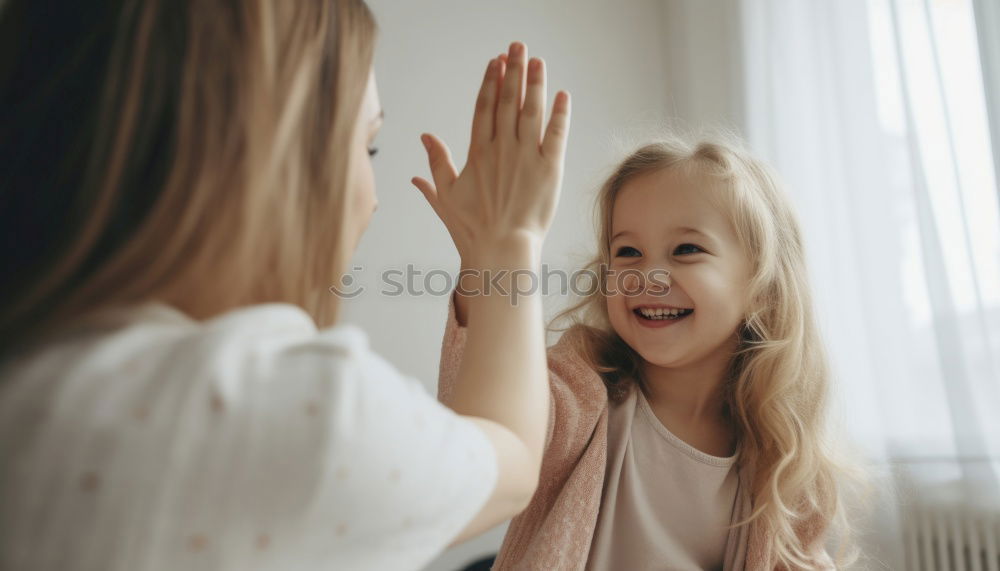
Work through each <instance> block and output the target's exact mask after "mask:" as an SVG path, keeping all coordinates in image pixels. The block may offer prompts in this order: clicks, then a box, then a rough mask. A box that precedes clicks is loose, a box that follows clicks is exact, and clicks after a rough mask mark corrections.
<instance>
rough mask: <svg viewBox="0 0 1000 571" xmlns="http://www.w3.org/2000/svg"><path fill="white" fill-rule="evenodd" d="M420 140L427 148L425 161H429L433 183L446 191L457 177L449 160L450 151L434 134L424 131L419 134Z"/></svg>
mask: <svg viewBox="0 0 1000 571" xmlns="http://www.w3.org/2000/svg"><path fill="white" fill-rule="evenodd" d="M420 141H421V142H422V143H423V144H424V148H426V149H427V162H428V163H430V167H431V176H432V177H433V178H434V184H435V185H436V186H437V188H439V189H441V190H443V191H445V192H447V191H448V189H449V188H451V185H452V184H454V182H455V179H457V178H458V172H457V171H456V170H455V165H454V164H453V163H452V162H451V151H449V150H448V146H447V145H445V144H444V142H442V141H441V140H440V139H438V138H437V137H435V136H434V135H430V134H427V133H424V134H423V135H421V136H420ZM414 184H416V183H414ZM417 188H420V187H419V186H418V187H417ZM421 190H423V189H421Z"/></svg>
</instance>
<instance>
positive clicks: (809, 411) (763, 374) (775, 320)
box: [550, 134, 863, 569]
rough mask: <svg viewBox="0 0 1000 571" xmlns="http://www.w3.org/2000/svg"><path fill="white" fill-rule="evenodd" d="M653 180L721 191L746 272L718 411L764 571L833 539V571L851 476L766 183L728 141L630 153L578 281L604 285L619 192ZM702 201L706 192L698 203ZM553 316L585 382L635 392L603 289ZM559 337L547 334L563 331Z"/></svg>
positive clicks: (795, 269)
mask: <svg viewBox="0 0 1000 571" xmlns="http://www.w3.org/2000/svg"><path fill="white" fill-rule="evenodd" d="M663 169H685V170H686V171H687V172H689V173H698V174H701V175H703V176H707V177H708V179H709V180H713V181H715V182H717V183H718V184H715V185H713V186H715V187H717V188H719V189H721V198H722V200H721V204H722V205H723V208H725V209H726V210H728V212H727V214H728V215H729V218H730V220H731V221H732V224H733V227H734V228H735V231H736V235H737V237H738V238H739V241H740V242H741V243H742V245H743V247H744V252H745V254H746V255H747V257H748V259H749V260H750V261H751V263H752V267H753V275H752V278H751V280H750V283H749V285H748V288H749V293H750V294H751V296H750V298H749V299H752V300H753V302H752V305H751V307H750V308H749V311H748V315H747V317H746V320H745V321H744V322H743V323H742V324H741V326H740V328H739V330H738V331H737V332H735V334H737V335H739V339H740V345H739V348H738V349H737V351H736V352H735V353H734V355H733V357H732V360H731V362H730V366H729V369H728V372H727V377H726V379H724V387H725V398H726V402H725V409H726V411H727V414H728V415H729V417H730V419H731V420H732V421H733V423H734V425H735V426H736V427H737V430H738V433H739V434H738V436H739V439H740V443H741V445H740V460H739V462H740V469H741V470H743V469H746V470H749V474H750V478H749V479H750V482H751V498H752V505H753V510H752V514H751V515H750V516H749V517H748V518H747V519H746V520H745V521H744V522H738V524H737V525H749V526H750V528H751V530H752V532H753V533H754V534H755V535H756V536H757V537H758V538H762V541H763V542H764V543H765V545H766V551H767V556H768V557H770V558H771V561H770V562H769V563H768V566H767V568H768V569H773V568H775V567H778V568H787V569H800V568H809V567H810V563H809V557H808V554H806V553H805V551H804V549H805V547H806V546H807V545H808V544H809V543H811V542H812V541H813V540H814V539H817V537H819V536H818V533H823V532H825V531H827V530H833V529H834V528H836V530H838V531H839V532H840V536H839V540H840V541H838V543H839V545H840V547H841V549H840V550H839V551H840V560H841V562H842V563H843V564H846V563H847V562H849V560H852V559H854V558H856V555H857V554H856V553H855V552H854V551H855V550H852V549H848V544H849V542H848V541H846V540H847V539H848V532H849V530H850V526H849V525H848V522H847V518H846V516H845V510H844V505H843V497H842V496H843V495H842V494H840V493H839V492H838V478H840V477H841V476H844V475H850V476H851V477H852V478H854V477H858V476H861V477H862V479H863V475H862V474H860V473H859V472H858V471H857V470H856V469H855V468H854V466H853V465H851V463H849V462H844V461H842V460H841V459H840V457H839V455H835V454H834V451H833V450H832V449H831V447H830V446H829V444H830V442H829V441H828V435H827V431H826V422H825V420H826V418H825V416H826V415H825V413H826V410H827V406H828V404H827V401H828V390H829V384H830V371H829V369H828V364H827V358H826V354H825V351H824V347H823V343H822V340H821V337H820V333H819V330H818V328H817V325H816V322H815V319H814V316H813V309H812V301H811V294H810V289H809V285H808V280H807V271H806V263H805V256H804V252H803V243H802V237H801V234H800V231H799V224H798V222H797V220H796V217H795V214H794V212H793V209H792V207H791V205H790V203H789V200H788V198H787V197H786V196H785V194H784V193H783V191H782V189H781V186H780V183H779V181H778V179H777V177H776V175H775V173H774V172H773V171H772V170H771V169H770V168H769V167H768V166H767V165H765V164H764V163H762V162H761V161H759V160H757V159H755V158H754V157H752V156H751V155H750V154H749V153H748V152H747V151H746V150H744V148H743V145H742V144H741V143H740V142H739V140H738V139H737V138H736V137H734V136H732V135H716V136H713V137H711V138H709V139H706V140H701V141H699V142H689V141H688V140H687V139H686V138H684V137H682V136H680V135H676V134H675V135H670V136H666V137H664V138H663V139H662V140H658V141H656V142H653V143H650V144H647V145H644V146H642V147H641V148H639V149H638V150H635V151H634V152H632V153H631V154H630V155H628V157H627V158H625V159H624V161H622V162H621V163H620V164H619V165H618V166H617V168H615V169H614V171H613V172H612V174H611V175H610V176H609V177H608V178H607V180H606V181H605V183H604V184H603V186H602V187H601V190H600V192H599V194H598V197H597V203H596V208H595V214H596V222H597V228H598V254H597V256H596V257H594V258H593V259H592V260H591V262H590V263H589V265H588V266H587V269H588V270H589V273H590V275H596V276H599V279H601V280H603V279H606V274H605V273H604V272H603V271H601V268H607V267H610V262H611V252H610V243H611V220H612V218H611V216H612V211H613V208H614V204H615V200H616V198H617V196H618V193H619V192H620V191H621V190H622V188H623V187H624V186H625V184H626V183H628V182H629V181H631V180H633V179H634V178H636V177H638V176H641V175H643V174H647V173H651V172H654V171H660V170H663ZM707 191H708V190H707V189H706V192H707ZM600 285H601V286H602V287H596V288H595V289H594V292H593V293H592V294H591V295H587V296H584V297H583V299H582V300H580V301H579V302H578V303H577V304H575V305H573V306H571V307H570V308H568V309H566V310H565V311H563V312H562V313H560V314H558V315H557V316H556V317H555V319H554V320H553V322H552V324H551V325H550V329H553V330H559V329H563V330H565V333H564V335H568V336H569V339H570V340H571V342H572V343H574V344H576V346H577V348H578V350H579V351H580V353H581V354H582V355H583V356H584V357H585V358H586V359H587V360H588V361H589V362H590V364H591V365H592V366H593V367H594V368H595V370H597V371H598V372H599V373H600V374H601V376H602V378H603V379H604V382H605V384H606V386H607V388H608V396H609V398H610V399H611V400H612V401H618V400H620V399H622V398H623V397H624V396H625V395H626V394H627V393H628V391H630V390H632V389H633V388H634V387H635V386H636V384H637V383H639V382H641V372H642V357H641V356H639V355H638V354H637V353H636V352H635V351H634V350H632V349H631V347H629V346H628V345H627V344H626V343H625V342H624V341H623V340H622V339H621V338H620V337H619V336H618V335H617V334H616V333H615V331H614V329H613V328H612V327H611V324H610V320H609V318H608V310H607V304H606V300H605V297H604V295H603V294H602V292H603V291H607V290H606V289H605V288H604V287H603V286H604V284H600ZM567 322H568V325H566V326H561V327H560V326H559V324H565V323H567Z"/></svg>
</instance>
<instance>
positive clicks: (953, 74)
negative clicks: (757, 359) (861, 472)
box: [742, 0, 1000, 569]
mask: <svg viewBox="0 0 1000 571" xmlns="http://www.w3.org/2000/svg"><path fill="white" fill-rule="evenodd" d="M972 1H973V0H837V1H835V2H834V1H830V0H744V1H743V4H742V20H743V38H742V45H743V48H744V51H743V54H744V55H743V60H744V66H745V67H744V80H745V88H746V92H745V95H746V117H747V131H748V132H747V136H748V138H749V140H750V142H751V145H752V146H753V147H754V148H755V149H756V150H757V151H758V152H759V153H761V154H762V155H763V156H764V157H765V158H767V159H768V160H770V161H771V162H772V163H773V164H774V165H775V166H776V167H777V169H778V170H779V171H780V172H781V173H782V175H783V178H784V179H785V181H786V182H787V184H788V186H789V189H790V191H791V194H792V196H793V197H794V200H795V202H796V205H797V207H798V211H799V213H800V217H801V221H802V224H803V226H804V231H805V236H806V241H807V248H808V255H809V263H810V266H811V267H810V271H811V274H812V275H811V277H812V280H813V284H814V289H815V291H816V295H817V298H816V305H817V309H818V311H819V313H820V319H821V322H822V324H823V329H824V335H825V338H826V340H827V343H828V347H829V349H830V356H831V360H832V362H833V365H834V369H835V372H836V376H837V389H836V390H837V403H838V414H837V418H838V420H840V421H842V423H843V424H844V425H845V426H846V429H847V431H848V433H849V434H850V435H851V436H852V438H853V439H854V440H855V441H856V442H857V443H858V444H859V445H861V446H862V447H863V450H864V452H865V453H866V455H867V456H868V457H869V458H871V459H872V460H874V461H875V462H876V466H878V467H880V468H881V474H882V475H883V476H884V477H885V479H884V480H883V481H882V484H884V486H883V487H882V488H881V491H880V496H879V498H878V503H877V507H876V514H875V519H874V520H873V521H872V522H867V523H866V524H865V525H866V526H867V529H866V530H865V531H866V539H865V544H866V547H867V548H868V552H869V554H870V555H871V556H872V557H873V558H875V561H869V562H868V563H867V564H866V566H867V567H869V568H886V569H914V568H915V567H914V566H913V549H914V548H915V546H914V545H912V544H908V542H913V537H912V534H911V535H910V536H907V534H906V527H907V525H910V523H909V520H910V519H911V518H914V517H917V515H916V514H920V513H924V512H923V511H921V510H923V509H924V508H928V509H930V508H933V507H934V506H945V507H949V508H955V509H956V510H958V512H962V513H973V514H978V513H979V512H980V511H982V512H986V513H990V512H992V513H1000V207H998V201H997V196H998V193H997V184H996V180H995V173H996V172H997V171H995V170H994V167H995V165H994V156H997V155H994V154H993V147H992V146H991V141H990V132H989V121H988V118H989V117H990V116H992V117H993V118H994V121H995V122H994V124H997V118H998V115H1000V109H996V108H994V109H991V111H992V113H988V112H987V104H986V101H987V96H986V90H984V85H983V80H982V78H983V77H984V75H983V73H981V66H980V63H981V62H980V58H979V48H978V45H977V33H976V20H975V17H974V14H975V10H974V9H973V5H972ZM977 1H979V0H977ZM979 4H980V6H979V12H980V22H979V24H980V33H984V32H991V34H992V35H991V36H990V37H988V38H985V39H984V41H982V42H980V43H981V45H983V46H984V50H985V49H986V47H988V46H991V45H992V46H994V48H995V46H996V42H997V37H998V36H1000V29H997V28H994V27H991V26H992V24H989V23H988V22H984V21H983V18H984V17H985V16H983V12H984V10H983V6H986V7H987V9H986V10H985V11H986V12H990V13H991V14H993V15H994V16H995V15H996V14H997V12H998V11H997V9H996V8H997V6H996V4H997V2H996V1H995V0H982V1H979ZM988 55H989V56H990V57H988V58H987V57H984V58H983V63H985V64H987V65H990V59H991V58H992V61H993V62H995V61H996V59H997V58H998V57H1000V53H992V52H990V53H989V54H988ZM986 75H987V77H991V76H990V75H989V74H988V73H987V74H986ZM997 79H1000V78H997ZM995 95H1000V94H991V97H993V96H995ZM993 101H996V99H993ZM997 135H998V134H997V133H994V138H995V139H996V138H997ZM997 144H1000V139H997ZM889 484H892V485H891V486H889ZM997 521H998V524H997V525H1000V519H998V520H997ZM932 525H937V523H934V522H932ZM977 533H978V534H979V535H977V536H976V539H977V540H982V541H989V540H991V538H990V537H989V535H990V534H997V535H998V536H1000V527H993V528H987V527H981V528H978V531H977ZM996 539H997V538H996V537H995V536H994V537H993V540H996ZM918 549H919V547H918ZM970 568H975V567H970Z"/></svg>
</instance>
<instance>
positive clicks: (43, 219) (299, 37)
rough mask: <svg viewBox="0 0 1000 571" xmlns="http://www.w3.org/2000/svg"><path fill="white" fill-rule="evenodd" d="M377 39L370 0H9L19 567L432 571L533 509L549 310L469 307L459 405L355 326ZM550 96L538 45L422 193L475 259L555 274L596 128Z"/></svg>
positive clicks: (12, 458)
mask: <svg viewBox="0 0 1000 571" xmlns="http://www.w3.org/2000/svg"><path fill="white" fill-rule="evenodd" d="M374 41H375V23H374V20H373V18H372V15H371V13H370V12H369V10H368V8H367V7H366V6H365V5H364V3H363V2H361V0H317V1H311V2H280V1H274V0H219V1H214V2H199V1H194V0H146V1H139V0H118V1H112V2H99V3H80V2H69V1H65V2H56V3H52V2H44V3H40V2H34V1H32V0H10V1H8V2H6V3H5V5H4V6H3V11H2V13H0V42H3V47H2V55H3V58H2V60H0V156H2V157H3V158H4V163H5V164H4V168H3V170H2V174H0V203H2V204H3V210H2V214H0V216H2V217H3V219H2V223H0V232H2V233H3V235H4V241H5V246H6V247H5V249H4V252H3V254H2V255H3V261H2V264H0V265H2V267H3V268H4V270H5V271H4V276H3V292H4V296H3V300H2V301H0V340H2V362H0V568H2V569H4V570H8V569H9V570H15V569H16V570H28V569H30V570H32V571H46V570H59V571H66V570H77V569H79V570H91V569H92V570H101V571H108V570H126V569H127V570H137V569H169V570H177V569H185V570H194V569H233V570H241V571H242V570H247V569H321V568H322V569H351V570H355V569H418V568H420V567H422V566H423V565H425V564H426V563H427V562H428V561H430V560H431V559H432V558H433V557H434V556H435V555H436V554H437V553H439V552H440V551H441V550H442V549H444V548H445V547H446V546H447V545H449V544H451V543H453V542H457V541H461V540H464V539H466V538H469V537H471V536H474V535H476V534H478V533H480V532H482V531H484V530H486V529H488V528H490V527H492V526H493V525H495V524H497V523H499V522H501V521H503V520H505V519H508V518H510V517H511V516H512V515H514V514H516V513H517V512H518V511H520V510H521V509H523V508H524V506H525V505H527V502H528V500H529V499H530V498H531V496H532V494H533V492H534V490H535V488H536V486H537V482H538V473H539V465H540V462H541V450H542V441H543V439H544V434H545V432H544V431H545V420H546V418H547V417H548V411H549V407H548V404H549V401H548V391H547V390H546V384H545V383H546V371H545V354H544V351H545V348H544V327H543V323H542V317H541V315H542V314H541V302H540V300H539V297H538V295H528V296H527V297H522V298H521V299H519V303H518V304H517V305H512V304H510V303H509V302H508V300H507V299H505V298H504V297H503V296H502V295H501V293H500V292H493V293H490V294H484V295H481V296H478V297H477V298H476V299H474V300H470V301H469V307H468V311H469V315H468V317H469V326H468V330H469V335H468V346H467V349H466V351H467V354H466V358H465V360H464V361H463V363H462V366H461V368H460V370H459V371H458V372H457V375H456V377H455V383H454V392H453V394H454V397H455V398H454V400H453V402H452V406H451V408H450V409H449V408H446V407H444V406H442V405H441V404H439V403H438V402H437V401H436V400H434V399H433V398H431V397H430V395H428V394H427V393H426V392H425V391H424V390H423V388H422V386H421V385H420V384H419V383H418V382H417V381H416V380H415V379H412V378H410V377H408V376H406V375H404V374H401V373H400V372H399V371H397V370H396V369H395V368H393V367H392V366H391V365H390V364H389V363H387V362H386V361H384V360H383V359H381V358H380V357H379V356H378V355H377V354H375V353H374V352H373V351H372V350H371V349H370V348H369V346H368V342H367V337H366V335H365V333H364V332H363V331H361V330H360V329H358V328H357V327H353V326H349V325H345V324H338V323H337V315H338V299H337V298H336V297H335V296H334V295H333V294H332V293H330V291H328V288H330V286H331V285H332V284H335V283H338V282H339V280H340V278H341V276H342V275H343V272H344V266H345V264H346V261H347V260H348V259H349V257H350V255H351V252H352V251H353V249H354V247H355V245H356V244H357V241H358V237H359V235H360V234H361V233H362V231H363V230H364V228H365V226H366V224H367V222H368V219H369V217H370V216H371V214H372V212H373V211H374V209H375V205H376V199H375V193H374V181H373V174H372V167H371V163H370V160H371V156H372V155H374V153H375V151H374V149H373V148H372V147H371V145H372V142H373V139H374V137H375V135H376V132H377V131H378V128H379V126H380V124H381V121H382V113H381V109H380V106H379V103H378V97H377V91H376V88H375V81H374V76H373V73H372V52H373V49H374ZM525 83H526V89H524V87H525ZM522 89H524V95H523V96H522ZM522 97H523V99H522ZM544 104H545V84H544V67H543V65H542V63H541V61H540V60H537V59H532V60H530V61H529V60H528V59H527V56H526V50H525V47H524V46H523V45H522V44H519V43H515V44H513V45H512V46H511V48H510V52H509V54H507V55H505V56H502V57H498V58H495V59H493V60H491V61H490V63H489V65H488V69H487V71H486V74H485V77H484V79H483V82H482V87H481V90H480V94H479V99H478V102H477V105H476V111H475V116H474V119H473V128H472V143H471V145H470V149H471V152H470V157H469V160H468V162H467V164H466V167H465V169H464V170H463V171H462V173H461V174H456V175H455V176H454V177H452V178H450V179H444V178H442V177H440V176H438V177H437V178H438V179H439V180H440V181H441V182H440V184H439V186H438V187H437V188H434V187H431V186H427V187H426V188H425V189H424V190H425V192H426V193H427V196H428V197H429V198H431V199H432V200H433V204H434V206H435V209H436V211H437V212H438V214H439V215H441V217H442V218H444V219H446V220H447V221H448V224H449V230H450V231H451V233H452V235H453V236H454V237H455V240H456V242H457V243H458V244H459V246H460V248H461V249H462V251H463V253H464V254H465V259H466V260H467V262H469V263H472V264H475V266H474V267H475V268H476V269H477V270H480V271H499V270H525V269H527V270H530V269H533V268H534V267H535V266H536V265H537V263H538V259H539V249H540V247H541V244H542V241H543V239H544V237H545V234H546V232H547V230H548V227H549V224H550V222H551V219H552V215H553V211H554V208H555V204H556V202H557V200H558V192H559V187H560V184H561V175H562V165H563V156H564V149H565V140H566V135H567V131H568V121H569V101H568V96H567V95H566V94H564V93H560V94H558V95H557V97H556V99H555V104H554V106H553V110H552V118H551V120H550V121H549V123H548V125H547V127H545V126H544V125H543V117H544V107H545V105H544ZM427 140H428V141H429V140H431V139H430V138H428V139H427ZM434 141H435V144H440V142H439V141H437V140H436V139H434ZM438 166H439V165H438V164H437V163H433V164H432V167H433V168H435V169H437V168H438Z"/></svg>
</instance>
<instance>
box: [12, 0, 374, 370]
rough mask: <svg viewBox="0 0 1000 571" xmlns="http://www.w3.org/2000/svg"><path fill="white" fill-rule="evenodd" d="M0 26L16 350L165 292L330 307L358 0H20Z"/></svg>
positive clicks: (198, 312)
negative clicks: (90, 316) (98, 313)
mask: <svg viewBox="0 0 1000 571" xmlns="http://www.w3.org/2000/svg"><path fill="white" fill-rule="evenodd" d="M53 13H58V14H59V16H58V17H56V18H53V17H52V14H53ZM0 32H2V33H0V48H2V50H0V53H2V54H3V55H4V56H6V57H0V156H3V157H4V159H5V166H4V173H3V176H2V180H0V203H2V204H3V205H4V207H3V210H2V213H0V236H2V238H3V240H4V242H5V245H6V246H7V247H5V249H4V251H3V254H2V258H0V261H2V263H0V266H3V268H4V270H5V271H4V272H3V275H2V276H0V277H2V284H3V292H4V296H3V299H2V300H0V348H2V351H3V352H4V353H6V352H9V351H12V349H13V347H14V346H15V345H16V346H21V345H24V344H26V342H27V341H28V340H31V339H34V338H37V337H40V336H42V334H43V333H45V332H46V331H49V330H53V329H55V328H56V326H57V325H62V324H64V323H66V322H67V321H70V320H71V319H74V318H76V317H78V316H82V315H84V314H86V313H88V312H92V311H95V310H98V309H102V308H106V307H110V306H118V305H122V304H132V303H139V302H144V301H147V300H151V299H162V300H165V301H167V302H169V303H172V304H173V305H175V306H177V307H179V308H180V309H181V310H183V311H184V312H186V313H188V314H190V315H192V316H194V317H196V318H199V319H201V318H206V317H209V316H212V315H214V314H217V313H220V312H222V311H224V310H227V309H232V308H235V307H239V306H242V305H247V304H252V303H262V302H273V301H280V302H288V303H294V304H297V305H300V306H301V307H303V308H305V309H306V310H307V311H309V312H310V313H311V314H312V316H313V317H314V319H315V320H316V322H317V323H318V325H320V326H325V325H329V324H331V323H332V322H334V321H335V320H336V318H337V313H338V303H337V301H338V299H339V298H337V296H334V295H333V294H332V293H330V292H329V291H328V288H329V287H330V286H331V285H332V284H334V283H337V280H339V279H340V278H341V274H342V272H343V267H344V265H345V264H346V260H347V258H348V257H349V253H348V251H347V250H348V249H349V247H350V240H351V239H353V237H351V236H346V235H345V224H344V222H345V216H346V200H347V196H348V184H349V182H348V181H349V180H350V176H351V173H349V166H350V163H349V160H348V157H349V148H350V147H349V145H350V144H351V140H352V135H353V133H354V128H355V124H356V118H357V116H358V113H359V110H360V105H361V102H362V98H363V95H364V91H365V86H366V84H367V79H368V76H369V71H370V69H371V63H372V57H373V52H374V45H375V34H376V25H375V20H374V17H373V16H372V14H371V12H370V11H369V9H368V7H367V6H366V5H365V4H364V2H363V1H362V0H315V1H308V2H295V1H293V2H275V1H274V0H214V1H211V2H201V1H198V0H108V1H107V2H97V3H90V2H69V1H63V2H56V5H55V6H53V5H52V3H51V2H35V1H34V0H11V1H8V2H7V3H6V5H5V6H4V10H3V11H0Z"/></svg>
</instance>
